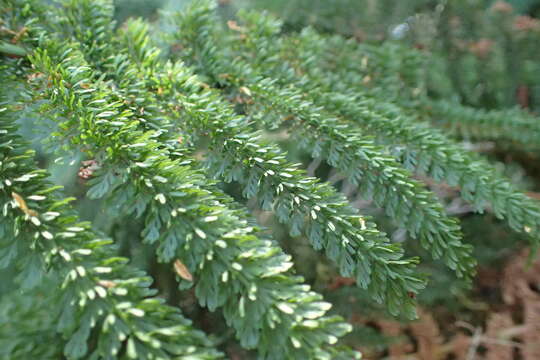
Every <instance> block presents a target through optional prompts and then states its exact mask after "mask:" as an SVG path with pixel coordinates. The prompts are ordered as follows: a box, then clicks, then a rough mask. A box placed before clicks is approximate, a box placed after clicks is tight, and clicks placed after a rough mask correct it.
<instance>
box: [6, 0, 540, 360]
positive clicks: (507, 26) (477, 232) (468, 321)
mask: <svg viewBox="0 0 540 360" xmlns="http://www.w3.org/2000/svg"><path fill="white" fill-rule="evenodd" d="M219 3H220V12H221V13H222V15H223V22H224V23H225V22H226V21H227V20H230V19H234V17H235V13H236V12H237V11H238V10H239V9H256V10H264V11H268V12H271V13H273V14H275V15H276V16H277V17H279V18H281V19H282V20H283V22H284V29H285V31H299V30H301V29H302V28H304V27H306V26H311V27H314V28H316V29H317V30H319V31H322V32H325V33H331V34H340V35H343V36H345V37H348V38H353V39H356V41H358V42H368V43H388V42H396V43H399V44H400V46H407V47H413V48H416V49H418V50H419V51H420V54H421V55H422V62H421V63H420V65H419V66H422V67H421V68H420V69H419V70H420V71H421V73H422V74H423V78H424V81H425V91H426V92H427V93H428V94H429V95H430V96H431V97H433V98H441V99H445V100H455V101H458V102H461V103H463V104H467V105H470V106H473V107H477V108H484V109H502V108H508V107H516V106H517V107H521V108H525V109H528V110H529V111H531V112H533V113H538V112H540V76H539V75H540V20H539V17H540V0H512V1H507V2H502V1H488V0H447V1H443V0H400V1H395V0H332V1H329V0H220V1H219ZM115 4H116V16H117V20H118V24H119V26H121V24H122V22H123V21H124V20H126V19H127V18H129V17H139V16H143V17H145V18H147V19H149V20H151V21H152V20H154V21H157V20H158V17H159V16H158V15H159V11H160V10H173V9H175V10H176V9H181V7H182V6H183V5H184V1H182V0H172V1H167V0H153V1H145V0H117V1H116V3H115ZM360 63H361V59H358V66H360ZM430 120H432V121H433V123H434V124H435V125H440V126H442V127H445V126H447V125H445V124H444V123H440V124H439V123H438V122H437V119H430ZM25 131H26V132H28V133H30V132H33V131H35V129H26V130H25ZM456 136H458V137H459V136H460V135H459V134H458V135H456ZM459 139H460V140H461V141H463V143H464V145H465V146H467V147H469V148H471V149H475V150H478V151H479V152H481V153H482V155H484V156H487V157H489V158H490V159H492V160H495V161H497V162H498V166H499V167H500V170H501V171H503V172H505V173H506V174H507V175H508V176H509V177H510V178H511V179H512V180H513V181H514V182H515V183H517V184H519V185H520V186H522V187H524V188H526V189H529V190H530V194H531V196H538V195H537V194H538V193H537V192H538V191H540V166H539V165H538V164H540V161H539V160H540V159H539V156H538V155H539V153H538V151H537V149H536V151H535V149H532V150H530V151H529V150H523V149H516V148H515V147H513V146H512V144H508V143H504V142H494V141H493V142H486V141H483V142H475V141H473V139H469V138H466V137H463V136H462V137H461V138H459ZM282 145H283V147H284V148H285V149H287V150H288V151H289V155H290V157H291V159H292V160H294V161H297V162H302V163H303V164H304V166H305V167H306V168H308V169H310V168H312V169H316V172H317V176H318V177H320V178H321V179H326V180H327V181H330V182H331V183H333V184H334V186H335V187H336V188H337V189H340V190H341V191H343V192H345V193H347V186H346V184H345V183H344V182H343V181H342V179H340V178H339V177H337V176H336V174H335V173H334V172H332V170H331V169H330V168H329V167H327V166H325V165H324V164H314V163H313V162H312V161H311V159H310V157H309V156H307V155H306V153H304V152H302V151H301V150H299V149H298V148H297V147H296V146H294V144H287V140H286V139H285V140H284V141H283V144H282ZM42 162H43V163H42V164H41V165H44V166H46V167H48V168H49V169H50V170H51V172H52V174H53V177H54V178H55V182H57V183H61V184H64V185H65V186H66V193H68V194H71V195H74V196H76V197H77V198H79V199H80V198H84V197H83V196H81V195H82V194H84V190H85V188H86V185H85V183H84V181H83V180H81V179H80V178H79V177H77V171H78V169H79V167H78V165H77V164H78V163H79V159H78V158H77V154H75V155H74V157H73V161H72V162H71V163H64V164H60V163H55V162H54V159H47V158H43V159H42ZM227 190H228V191H229V192H230V193H232V194H234V192H235V189H234V188H232V187H230V188H228V189H227ZM432 190H434V191H435V192H436V193H437V194H438V195H439V196H440V197H441V199H442V200H443V202H444V203H445V204H446V206H447V211H448V212H449V213H450V214H452V215H454V216H458V217H459V218H460V220H461V224H462V227H463V231H464V233H465V239H466V241H467V242H468V243H471V244H473V245H474V247H475V256H476V258H477V259H478V261H479V263H480V267H479V275H478V277H477V281H476V284H475V286H474V287H473V288H472V289H467V288H466V287H465V286H463V284H461V283H459V282H457V281H456V280H455V277H454V276H452V274H451V273H450V272H449V270H448V269H446V268H444V267H443V266H440V265H439V264H435V263H433V262H430V261H429V260H428V259H430V256H425V257H423V259H424V261H423V263H422V267H423V270H424V272H426V273H428V274H429V275H430V286H429V287H428V288H427V289H426V290H425V291H424V292H423V293H422V294H421V295H420V296H419V302H420V303H421V306H422V307H423V308H424V309H425V312H426V313H429V315H427V316H425V317H423V319H424V320H422V321H421V322H420V323H416V325H414V324H413V325H411V324H408V325H407V324H400V323H398V322H396V321H395V320H392V319H391V318H390V317H387V315H386V314H385V313H384V312H383V310H382V309H381V308H380V307H378V306H376V305H375V304H374V303H372V302H371V301H369V300H368V299H369V297H368V296H362V294H361V293H360V294H359V290H358V289H357V288H356V287H351V286H350V285H351V284H352V283H351V281H350V280H349V279H346V278H341V277H340V276H339V275H338V274H337V273H336V272H335V271H334V270H333V267H332V266H330V264H329V263H328V260H326V259H325V258H324V256H322V255H320V254H318V253H316V252H315V251H313V250H312V248H311V247H310V246H309V244H308V242H307V240H305V239H302V238H295V239H294V240H293V239H292V238H291V237H290V236H289V235H288V232H287V231H286V230H284V229H283V230H282V231H280V225H279V224H278V222H277V221H274V220H273V219H272V218H269V217H268V214H265V213H259V214H258V218H259V220H260V222H261V223H263V224H264V225H265V226H267V227H272V228H273V229H274V234H276V237H278V238H279V240H280V242H281V244H282V246H283V248H284V249H285V251H287V252H288V253H290V254H292V255H293V256H294V258H295V261H294V263H295V264H296V267H297V271H298V272H299V273H300V274H302V275H303V276H304V277H305V278H306V280H307V281H308V282H309V283H311V284H313V285H314V287H315V289H316V290H317V291H320V292H322V293H324V294H325V296H326V297H327V299H328V300H329V301H330V302H332V303H333V304H334V305H335V306H334V311H335V312H337V313H340V314H341V315H343V316H345V317H346V318H347V319H348V320H349V321H351V322H352V323H353V324H354V325H355V331H354V332H353V333H352V334H351V335H350V336H349V342H350V343H351V344H352V345H353V346H355V347H357V348H361V349H362V350H363V351H364V352H365V355H366V357H367V358H373V359H376V358H377V359H378V358H384V357H387V356H393V358H397V357H398V356H401V355H403V354H413V355H411V356H414V357H413V358H418V359H426V360H427V359H436V358H441V359H443V358H445V356H448V354H453V355H452V356H454V358H460V356H461V355H460V354H461V353H460V352H459V351H460V349H461V350H463V349H462V348H463V347H465V348H466V350H467V351H465V352H464V354H465V355H463V356H467V354H469V353H470V348H471V347H470V346H471V344H472V343H473V342H474V341H476V340H477V339H476V338H475V337H474V336H478V334H477V332H478V329H480V331H481V333H482V332H486V331H488V328H489V326H490V325H489V324H490V323H489V321H490V319H491V318H492V317H493V314H499V313H500V312H501V311H509V312H510V313H511V315H512V317H513V320H514V322H515V326H521V325H524V324H525V325H526V324H527V319H526V318H524V316H523V315H522V309H521V308H519V306H518V307H517V308H516V306H517V305H515V304H509V303H508V302H507V301H505V300H504V298H503V292H504V291H503V290H504V289H503V287H502V286H501V284H502V283H501V282H500V281H498V279H501V278H502V277H503V275H504V273H505V271H508V268H507V267H505V266H506V264H507V262H508V261H509V259H511V258H513V257H520V256H522V255H519V249H518V239H517V236H518V235H516V234H515V233H512V232H511V231H510V230H509V229H508V228H507V227H506V226H505V225H504V224H502V223H501V222H500V221H498V220H496V219H495V217H494V216H493V215H491V214H489V213H488V214H485V215H475V214H474V213H473V212H472V209H470V208H468V207H467V206H466V205H464V203H463V202H462V201H461V200H460V198H459V193H458V192H457V191H455V190H453V189H449V188H445V187H442V186H435V185H433V187H432ZM77 195H79V196H77ZM351 201H353V203H355V204H356V205H357V206H358V207H361V208H362V211H364V212H368V213H370V215H373V216H375V217H376V219H377V222H378V224H379V225H380V227H381V228H382V229H385V230H386V231H387V232H388V233H389V234H391V235H392V238H393V239H394V240H395V241H400V242H404V244H406V246H409V247H414V249H413V248H409V251H410V252H411V253H414V254H422V249H420V247H419V246H417V245H416V242H406V241H405V238H406V235H405V234H404V231H402V229H400V227H399V224H390V223H388V219H387V218H386V217H384V216H383V214H382V213H381V212H379V211H378V210H377V209H374V208H373V207H370V206H369V205H370V204H368V203H363V202H359V201H355V199H351ZM77 207H78V208H79V211H80V212H81V215H82V217H83V218H84V219H87V220H92V221H93V222H94V224H96V226H97V227H98V228H100V230H102V231H104V232H106V233H109V234H111V235H112V236H113V237H114V238H115V239H116V241H117V242H118V243H119V244H120V249H121V252H122V253H124V254H126V255H129V256H130V257H131V258H132V259H133V261H134V264H135V265H136V266H140V267H144V268H146V269H148V270H149V271H150V273H151V274H152V275H153V276H154V278H155V279H156V284H155V286H156V287H158V288H159V289H160V290H161V292H162V294H163V295H164V296H166V297H167V298H168V300H169V302H171V303H174V304H180V306H181V307H182V309H183V311H184V312H185V313H186V315H187V316H188V317H190V318H191V319H193V320H194V321H195V322H196V325H197V326H199V327H201V328H203V329H204V330H205V331H208V332H210V333H214V334H220V336H221V337H222V338H223V341H224V344H223V347H224V348H225V349H226V350H227V352H228V353H229V355H230V356H231V358H233V359H244V358H246V357H248V354H247V353H246V352H245V351H244V350H241V349H240V348H239V347H238V346H237V345H236V344H235V342H234V340H233V338H234V336H233V334H232V333H228V332H227V330H226V328H225V326H224V321H222V319H220V318H217V317H220V316H221V315H219V314H213V313H209V312H207V311H205V310H204V309H202V308H200V307H199V306H198V304H197V301H196V299H195V297H194V295H193V294H192V293H191V292H189V291H187V292H184V293H180V294H179V293H178V292H177V291H176V283H175V280H174V277H173V275H172V274H171V273H170V271H169V270H168V269H165V268H164V267H163V266H162V265H160V264H158V263H156V262H155V261H154V260H152V257H151V256H150V254H151V252H148V251H146V250H145V247H144V245H140V247H133V246H132V244H133V242H130V241H129V239H130V238H133V237H138V236H139V235H138V234H139V233H140V230H141V224H139V223H137V221H134V220H127V221H132V222H133V223H132V224H130V225H131V226H125V225H126V224H122V226H119V225H118V224H115V223H114V222H111V220H110V219H111V218H112V217H111V216H108V215H109V214H108V213H107V212H109V211H115V210H114V206H108V205H106V204H102V203H101V202H100V201H92V200H87V199H86V200H82V201H79V202H78V204H77ZM396 229H397V230H396ZM9 278H10V275H9V274H5V275H3V276H2V279H6V281H1V282H0V287H2V288H4V289H5V288H8V287H9V280H8V279H9ZM533 282H534V281H533ZM538 284H540V275H538V278H537V280H536V285H534V286H536V287H538ZM0 315H2V314H0ZM382 319H386V320H382ZM426 319H427V320H426ZM539 319H540V316H539V317H538V318H537V319H536V322H540V320H539ZM430 321H431V322H430ZM422 326H423V328H422ZM512 326H514V325H512ZM512 326H509V328H511V329H513V327H512ZM536 326H538V325H536ZM419 329H420V330H419ZM422 329H424V330H423V331H424V332H423V333H422ZM441 329H442V330H441ZM475 331H476V332H475ZM475 334H476V335H475ZM426 339H427V340H426ZM460 341H461V342H460ZM480 343H481V342H480ZM486 343H488V342H486ZM463 344H466V346H465V345H463ZM518 345H519V344H517V345H516V344H513V345H512V344H510V345H507V346H508V348H512V346H516V347H519V346H518ZM430 346H431V347H430ZM434 346H437V348H435V347H434ZM426 349H431V350H429V351H428V350H426ZM433 349H435V350H433ZM485 350H486V349H485V348H484V349H483V348H482V346H477V349H476V350H475V351H477V352H478V353H479V354H481V353H482V351H484V352H485ZM432 351H435V352H432ZM462 352H463V351H462ZM434 353H437V354H439V355H437V356H436V357H429V356H431V355H429V354H434ZM426 354H428V355H426ZM426 356H427V357H426ZM433 356H434V355H433ZM463 358H464V359H465V358H466V357H463ZM493 359H495V358H493ZM501 359H502V358H501ZM504 359H506V358H504ZM530 359H532V358H530Z"/></svg>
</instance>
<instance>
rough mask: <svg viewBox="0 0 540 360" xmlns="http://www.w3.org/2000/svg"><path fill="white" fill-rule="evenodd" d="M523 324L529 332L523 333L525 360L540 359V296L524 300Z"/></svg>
mask: <svg viewBox="0 0 540 360" xmlns="http://www.w3.org/2000/svg"><path fill="white" fill-rule="evenodd" d="M523 322H524V323H525V325H527V328H528V329H527V331H525V332H524V333H523V336H522V339H523V350H522V355H523V360H538V359H540V296H538V295H536V297H535V298H533V297H532V296H529V297H525V298H524V299H523Z"/></svg>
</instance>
